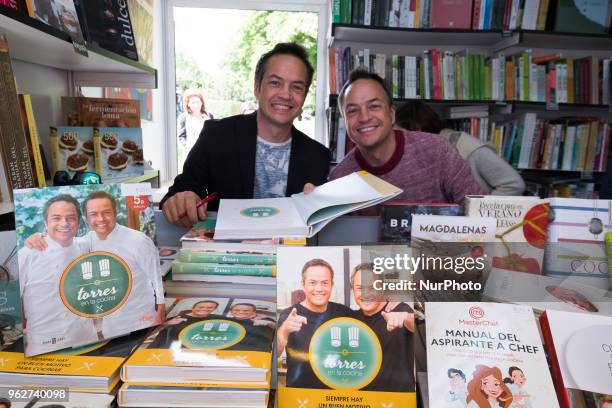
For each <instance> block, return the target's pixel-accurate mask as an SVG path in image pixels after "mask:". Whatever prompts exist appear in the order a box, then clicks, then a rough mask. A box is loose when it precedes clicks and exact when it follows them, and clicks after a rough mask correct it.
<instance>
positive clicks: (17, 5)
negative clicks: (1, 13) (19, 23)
mask: <svg viewBox="0 0 612 408" xmlns="http://www.w3.org/2000/svg"><path fill="white" fill-rule="evenodd" d="M0 7H7V8H10V9H13V10H16V11H18V12H19V13H20V14H28V8H27V6H26V0H0Z"/></svg>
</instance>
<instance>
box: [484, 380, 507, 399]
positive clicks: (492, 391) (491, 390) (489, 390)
mask: <svg viewBox="0 0 612 408" xmlns="http://www.w3.org/2000/svg"><path fill="white" fill-rule="evenodd" d="M480 389H481V390H482V392H484V393H485V395H486V396H487V398H495V399H497V397H499V396H500V395H501V393H502V391H503V390H502V387H501V381H500V380H498V379H497V378H495V377H494V376H493V375H492V374H489V375H488V376H486V377H485V378H483V379H482V380H481V387H480Z"/></svg>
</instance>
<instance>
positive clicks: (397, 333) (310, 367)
mask: <svg viewBox="0 0 612 408" xmlns="http://www.w3.org/2000/svg"><path fill="white" fill-rule="evenodd" d="M277 256H278V258H277V261H278V263H277V265H278V276H277V279H278V290H277V306H278V330H277V337H276V339H277V340H276V341H277V350H278V361H277V365H278V367H279V378H278V406H280V407H299V406H306V405H305V404H307V406H313V407H323V406H327V407H329V406H334V407H349V406H364V407H365V406H372V407H374V406H376V407H380V406H392V407H406V408H410V407H416V393H415V379H414V352H413V349H412V347H413V346H412V345H413V341H414V338H413V333H414V313H413V311H412V308H411V306H409V305H408V304H407V303H403V302H400V303H397V304H395V305H389V304H388V303H387V302H386V301H384V300H383V299H379V297H371V295H372V293H373V292H372V290H371V289H372V286H371V285H370V284H369V283H370V282H371V279H372V278H374V279H380V277H379V278H376V276H378V275H374V274H373V273H374V267H373V266H372V264H362V263H361V262H362V261H361V259H362V251H361V249H360V248H359V247H316V248H315V247H303V248H298V247H296V248H291V247H284V248H279V250H278V255H277ZM363 258H364V259H368V257H367V256H366V255H364V256H363ZM366 276H367V278H366ZM368 279H370V280H368ZM374 287H375V286H374ZM383 293H384V292H379V293H378V294H383ZM366 299H367V300H366ZM387 307H388V308H389V309H388V311H386V308H387ZM381 404H382V405H381Z"/></svg>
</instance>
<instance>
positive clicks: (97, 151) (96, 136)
mask: <svg viewBox="0 0 612 408" xmlns="http://www.w3.org/2000/svg"><path fill="white" fill-rule="evenodd" d="M93 145H94V160H95V163H96V173H98V174H100V175H102V170H103V169H102V160H103V156H102V145H101V144H100V129H98V128H94V130H93Z"/></svg>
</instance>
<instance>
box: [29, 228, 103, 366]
mask: <svg viewBox="0 0 612 408" xmlns="http://www.w3.org/2000/svg"><path fill="white" fill-rule="evenodd" d="M45 241H46V242H47V245H48V247H47V249H46V250H44V251H38V250H34V249H29V248H27V247H23V248H21V249H20V250H19V253H18V258H19V286H20V292H21V301H22V303H23V314H24V318H25V320H26V333H25V340H26V352H27V354H41V353H46V352H48V351H52V350H58V349H61V348H65V347H69V346H80V345H84V344H87V343H93V342H96V341H98V336H97V334H96V329H95V327H94V324H93V321H92V320H90V319H87V318H84V317H81V316H78V315H75V314H74V313H72V312H71V311H70V310H69V309H68V308H67V307H66V306H65V305H64V304H63V303H62V300H61V297H60V292H59V287H60V278H61V275H62V272H63V271H64V269H65V268H66V267H67V266H68V265H69V264H70V262H72V261H73V260H74V259H75V258H77V257H79V256H81V255H83V254H84V253H86V252H87V246H85V245H83V244H82V242H78V241H77V240H74V241H73V243H72V245H70V246H68V247H62V246H61V245H59V244H58V243H57V242H55V241H54V240H52V239H51V238H50V237H48V236H47V237H45Z"/></svg>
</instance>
